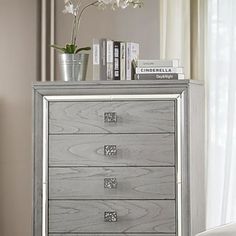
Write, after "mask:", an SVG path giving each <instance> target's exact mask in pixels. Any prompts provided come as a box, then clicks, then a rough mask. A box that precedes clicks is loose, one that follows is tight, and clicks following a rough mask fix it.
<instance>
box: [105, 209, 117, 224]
mask: <svg viewBox="0 0 236 236" xmlns="http://www.w3.org/2000/svg"><path fill="white" fill-rule="evenodd" d="M104 221H105V222H117V212H116V211H105V212H104Z"/></svg>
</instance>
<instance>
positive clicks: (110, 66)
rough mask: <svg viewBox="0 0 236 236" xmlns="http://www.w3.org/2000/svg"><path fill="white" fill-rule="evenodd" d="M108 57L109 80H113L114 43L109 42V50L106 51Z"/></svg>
mask: <svg viewBox="0 0 236 236" xmlns="http://www.w3.org/2000/svg"><path fill="white" fill-rule="evenodd" d="M106 53H107V56H106V59H107V79H108V80H113V78H114V76H113V41H112V40H109V39H108V40H107V50H106Z"/></svg>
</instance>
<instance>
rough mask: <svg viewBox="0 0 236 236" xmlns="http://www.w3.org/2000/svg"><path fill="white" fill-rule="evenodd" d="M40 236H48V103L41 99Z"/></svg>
mask: <svg viewBox="0 0 236 236" xmlns="http://www.w3.org/2000/svg"><path fill="white" fill-rule="evenodd" d="M42 171H43V176H42V179H43V181H42V183H43V186H42V189H43V196H42V205H43V209H42V236H47V235H48V101H47V99H46V98H43V170H42Z"/></svg>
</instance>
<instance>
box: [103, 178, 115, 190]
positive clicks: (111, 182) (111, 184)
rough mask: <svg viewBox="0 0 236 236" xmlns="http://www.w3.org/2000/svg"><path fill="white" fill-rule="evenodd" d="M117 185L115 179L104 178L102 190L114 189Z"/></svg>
mask: <svg viewBox="0 0 236 236" xmlns="http://www.w3.org/2000/svg"><path fill="white" fill-rule="evenodd" d="M117 185H118V183H117V180H116V178H105V179H104V188H107V189H116V188H117Z"/></svg>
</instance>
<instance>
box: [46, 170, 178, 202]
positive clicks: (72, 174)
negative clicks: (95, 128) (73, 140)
mask: <svg viewBox="0 0 236 236" xmlns="http://www.w3.org/2000/svg"><path fill="white" fill-rule="evenodd" d="M174 172H175V171H174V168H173V167H121V168H120V167H106V168H105V167H104V168H103V167H100V168H95V167H93V168H87V167H80V168H50V169H49V198H50V199H174V198H175V173H174ZM112 177H115V178H116V179H117V182H118V185H117V188H116V189H105V188H104V178H112Z"/></svg>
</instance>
